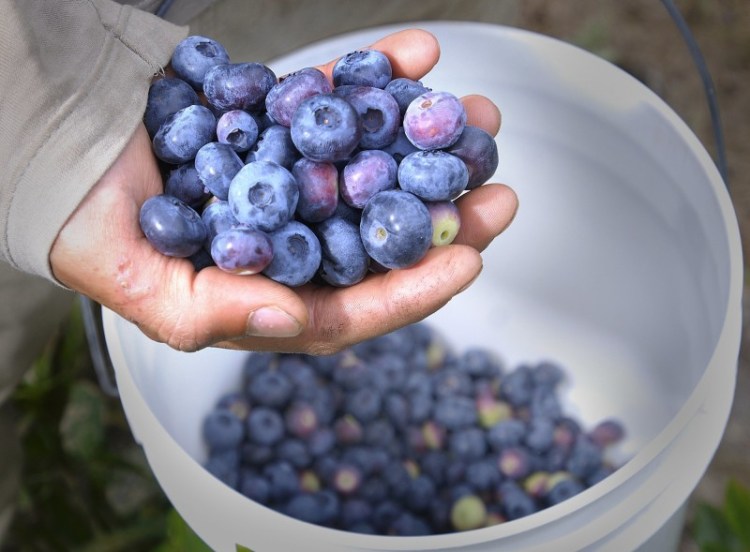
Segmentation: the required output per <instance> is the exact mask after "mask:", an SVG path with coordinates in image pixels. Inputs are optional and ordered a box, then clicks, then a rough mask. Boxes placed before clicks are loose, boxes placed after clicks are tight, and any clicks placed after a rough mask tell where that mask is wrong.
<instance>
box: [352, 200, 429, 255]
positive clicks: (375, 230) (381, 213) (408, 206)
mask: <svg viewBox="0 0 750 552" xmlns="http://www.w3.org/2000/svg"><path fill="white" fill-rule="evenodd" d="M360 233H361V235H362V243H363V244H364V246H365V250H366V251H367V253H368V255H370V257H372V258H373V259H374V260H375V261H377V262H378V263H380V264H381V265H383V266H385V267H387V268H391V269H394V268H407V267H410V266H412V265H414V264H416V263H417V262H419V261H420V260H421V259H422V258H423V257H424V256H425V254H426V253H427V250H428V249H429V247H430V245H431V243H432V219H431V218H430V213H429V211H428V210H427V207H425V205H424V203H422V201H421V200H419V199H418V198H417V197H416V196H415V195H413V194H410V193H409V192H404V191H401V190H387V191H384V192H380V193H378V194H375V195H374V196H373V197H372V198H371V199H370V201H369V202H368V203H367V205H366V206H365V208H364V210H363V211H362V221H361V223H360Z"/></svg>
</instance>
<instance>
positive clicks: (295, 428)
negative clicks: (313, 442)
mask: <svg viewBox="0 0 750 552" xmlns="http://www.w3.org/2000/svg"><path fill="white" fill-rule="evenodd" d="M284 417H285V421H286V428H287V430H288V431H289V433H291V434H292V435H296V436H297V437H303V438H310V439H312V436H313V435H314V434H315V433H316V432H318V431H322V430H323V428H320V427H319V425H318V414H317V413H316V412H315V408H313V407H312V405H310V404H308V403H306V402H300V401H297V402H294V403H293V404H291V405H290V406H289V408H287V410H286V412H285V416H284ZM330 435H331V438H332V437H333V434H332V433H331V434H330ZM318 438H320V437H318ZM331 442H332V441H331ZM319 447H320V445H317V446H316V448H315V451H316V453H319V450H320V448H319Z"/></svg>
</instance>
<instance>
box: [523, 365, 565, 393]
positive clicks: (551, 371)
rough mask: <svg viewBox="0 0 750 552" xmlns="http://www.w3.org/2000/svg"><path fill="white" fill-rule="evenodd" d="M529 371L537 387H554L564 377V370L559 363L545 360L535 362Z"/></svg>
mask: <svg viewBox="0 0 750 552" xmlns="http://www.w3.org/2000/svg"><path fill="white" fill-rule="evenodd" d="M531 371H532V374H531V376H532V378H533V379H534V384H535V385H536V386H537V387H545V388H549V389H554V388H556V387H557V386H558V384H560V383H561V382H562V381H563V379H564V377H565V372H564V371H563V369H562V367H561V366H560V365H559V364H557V363H555V362H551V361H547V360H545V361H542V362H539V363H538V364H535V365H534V367H533V368H532V370H531Z"/></svg>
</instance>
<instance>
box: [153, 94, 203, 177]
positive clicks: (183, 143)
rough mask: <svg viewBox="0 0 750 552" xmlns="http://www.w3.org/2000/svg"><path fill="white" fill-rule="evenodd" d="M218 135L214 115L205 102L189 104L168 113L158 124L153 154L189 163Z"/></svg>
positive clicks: (176, 161)
mask: <svg viewBox="0 0 750 552" xmlns="http://www.w3.org/2000/svg"><path fill="white" fill-rule="evenodd" d="M215 134H216V117H214V114H213V113H211V111H209V109H208V108H206V107H203V106H202V105H189V106H187V107H184V108H182V109H180V110H179V111H176V112H174V113H172V114H171V115H169V116H168V117H167V118H166V119H165V121H164V123H162V125H161V126H160V127H159V130H158V131H157V132H156V134H155V135H154V139H153V141H152V145H153V151H154V155H156V157H158V158H159V159H161V160H162V161H164V162H166V163H172V164H174V165H179V164H182V163H187V162H188V161H192V160H193V159H195V154H196V153H198V150H199V149H201V148H202V147H203V146H204V145H206V144H207V143H209V142H211V141H212V140H213V139H214V136H215Z"/></svg>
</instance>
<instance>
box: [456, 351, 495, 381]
mask: <svg viewBox="0 0 750 552" xmlns="http://www.w3.org/2000/svg"><path fill="white" fill-rule="evenodd" d="M458 369H459V370H461V371H462V372H466V373H467V374H469V375H470V376H472V377H473V378H496V377H498V376H500V375H502V373H503V366H502V362H501V361H500V359H499V358H498V357H497V355H496V354H494V353H493V352H491V351H489V350H487V349H483V348H480V347H469V348H467V349H466V350H465V351H464V352H463V354H462V355H461V358H460V360H459V365H458Z"/></svg>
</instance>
